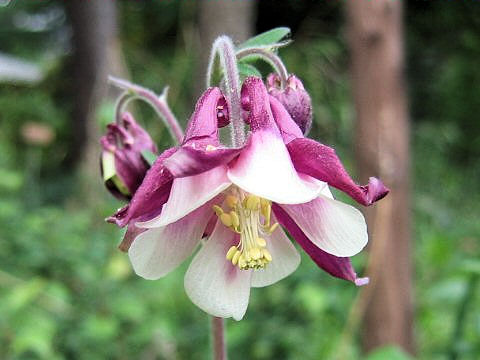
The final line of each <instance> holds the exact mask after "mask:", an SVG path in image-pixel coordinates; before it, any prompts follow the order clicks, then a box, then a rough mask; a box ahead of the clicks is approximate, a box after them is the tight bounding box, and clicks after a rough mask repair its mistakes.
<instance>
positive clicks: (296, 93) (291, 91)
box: [267, 74, 312, 135]
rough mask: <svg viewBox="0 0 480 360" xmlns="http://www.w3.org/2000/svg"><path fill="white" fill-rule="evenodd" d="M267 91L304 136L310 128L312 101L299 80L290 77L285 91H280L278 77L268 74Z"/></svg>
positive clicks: (293, 76)
mask: <svg viewBox="0 0 480 360" xmlns="http://www.w3.org/2000/svg"><path fill="white" fill-rule="evenodd" d="M267 89H268V93H269V94H270V95H272V96H273V97H275V98H276V99H277V100H278V101H280V103H281V104H282V105H283V106H284V107H285V109H286V110H287V111H288V113H289V114H290V116H291V117H292V119H293V120H294V121H295V123H296V124H297V125H298V127H299V128H300V129H301V130H302V132H303V133H304V134H305V135H306V134H307V133H308V132H309V131H310V128H311V126H312V100H311V99H310V95H308V92H307V91H306V90H305V88H304V87H303V84H302V82H301V81H300V79H298V78H297V77H296V76H295V75H290V76H289V77H288V79H287V84H286V87H285V89H282V88H281V87H280V77H279V76H278V75H277V74H270V75H268V77H267Z"/></svg>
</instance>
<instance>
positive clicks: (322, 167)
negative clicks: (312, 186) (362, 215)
mask: <svg viewBox="0 0 480 360" xmlns="http://www.w3.org/2000/svg"><path fill="white" fill-rule="evenodd" d="M287 149H288V151H289V153H290V158H291V159H292V162H293V165H294V166H295V169H296V170H297V171H298V172H301V173H304V174H307V175H310V176H313V177H314V178H316V179H318V180H321V181H325V182H326V183H328V184H329V185H331V186H333V187H334V188H337V189H338V190H341V191H343V192H344V193H346V194H347V195H349V196H350V197H351V198H352V199H354V200H356V201H357V202H359V203H360V204H362V205H365V206H369V205H372V204H373V203H374V202H375V201H378V200H380V199H382V198H383V197H385V196H386V195H387V194H388V192H389V191H390V190H389V189H388V188H387V187H386V186H385V185H383V183H382V182H381V181H380V180H379V179H377V178H374V177H371V178H370V179H369V181H368V185H357V184H356V183H355V182H354V181H353V180H352V178H351V177H350V176H349V175H348V173H347V171H346V170H345V168H344V167H343V165H342V163H341V162H340V159H339V158H338V156H337V154H336V153H335V150H333V149H332V148H331V147H328V146H326V145H323V144H320V143H318V142H316V141H314V140H311V139H307V138H297V139H295V140H292V141H290V142H289V143H288V144H287Z"/></svg>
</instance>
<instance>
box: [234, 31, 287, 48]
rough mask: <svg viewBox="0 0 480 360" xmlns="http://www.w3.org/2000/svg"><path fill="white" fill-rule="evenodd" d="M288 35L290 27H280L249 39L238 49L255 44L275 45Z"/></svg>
mask: <svg viewBox="0 0 480 360" xmlns="http://www.w3.org/2000/svg"><path fill="white" fill-rule="evenodd" d="M288 35H290V28H288V27H278V28H275V29H272V30H269V31H266V32H264V33H261V34H259V35H257V36H254V37H252V38H250V39H248V40H247V41H245V42H244V43H243V44H241V45H240V46H239V47H238V49H245V48H248V47H253V46H268V45H273V44H275V43H278V42H279V41H281V40H282V39H285V37H287V36H288Z"/></svg>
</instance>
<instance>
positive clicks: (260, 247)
mask: <svg viewBox="0 0 480 360" xmlns="http://www.w3.org/2000/svg"><path fill="white" fill-rule="evenodd" d="M284 35H285V30H284V29H275V30H272V31H270V32H268V33H266V34H263V35H262V36H259V37H256V38H252V39H250V40H249V41H247V42H246V43H245V44H243V45H240V46H239V47H237V48H235V47H234V46H233V44H232V42H231V40H230V39H229V38H228V37H226V36H222V37H220V38H218V39H217V40H216V42H215V43H214V45H213V50H212V56H211V60H210V65H209V68H208V75H207V87H208V88H207V89H206V90H205V92H204V93H203V95H202V96H201V97H200V99H199V100H198V101H197V104H196V107H195V110H194V111H193V114H192V116H191V118H190V121H189V122H188V125H187V128H186V131H185V135H183V134H182V132H181V130H179V126H178V124H177V122H176V120H175V118H174V117H173V115H172V113H171V111H170V110H169V108H168V105H167V103H166V93H164V95H162V96H161V97H157V96H156V95H154V94H153V93H152V92H150V91H148V90H146V89H143V88H141V87H139V86H137V85H133V84H130V83H128V82H126V81H123V80H118V79H112V82H113V83H114V84H115V85H117V86H119V87H121V88H123V89H124V90H125V94H124V95H123V96H122V98H121V100H120V101H119V102H118V105H117V123H116V124H111V125H109V127H108V132H107V135H106V136H105V137H103V138H102V146H103V149H104V151H103V155H102V168H103V175H104V179H105V182H106V184H107V186H108V188H109V189H110V190H111V191H112V192H113V193H114V194H115V195H116V196H117V197H120V198H124V199H129V203H128V204H127V205H126V206H124V207H123V208H121V209H120V210H118V211H117V212H116V213H115V214H114V215H112V216H111V217H110V218H108V221H109V222H112V223H115V224H117V225H118V226H120V227H127V231H126V233H125V237H124V239H123V241H122V243H121V244H120V248H121V249H122V250H124V251H128V255H129V258H130V261H131V263H132V266H133V268H134V270H135V272H136V273H137V274H138V275H140V276H142V277H144V278H146V279H159V278H161V277H163V276H165V275H166V274H168V273H169V272H170V271H172V270H173V269H174V268H176V267H177V266H178V265H179V264H180V263H182V262H183V261H184V260H185V259H186V258H188V257H189V256H190V255H191V254H192V253H193V252H195V251H196V250H197V249H198V251H197V253H196V254H195V256H194V258H193V261H192V263H191V264H190V266H189V268H188V270H187V273H186V274H185V282H184V285H185V290H186V293H187V295H188V296H189V297H190V299H191V300H192V302H193V303H195V304H196V305H197V306H198V307H200V308H201V309H203V310H204V311H205V312H207V313H209V314H211V315H213V316H215V317H223V318H228V317H232V318H233V319H235V320H240V319H242V317H243V316H244V314H245V312H246V310H247V306H248V300H249V295H250V288H251V287H263V286H267V285H271V284H274V283H275V282H277V281H279V280H281V279H283V278H284V277H286V276H288V275H289V274H290V273H292V272H293V271H294V270H295V269H296V268H297V266H298V265H299V262H300V256H299V254H298V252H297V250H296V247H295V246H294V245H293V244H292V242H291V241H290V239H289V237H288V236H287V233H288V234H290V236H291V238H292V239H293V240H295V241H296V242H297V243H298V244H299V245H300V247H302V248H303V250H304V251H305V252H306V253H307V254H308V255H309V256H310V257H311V258H312V259H313V261H314V262H315V263H316V264H317V265H318V266H319V267H320V268H322V269H323V270H325V271H327V272H328V273H329V274H331V275H333V276H336V277H339V278H342V279H345V280H349V281H352V282H354V283H355V284H356V285H363V284H366V283H367V282H368V279H367V278H358V277H357V275H356V273H355V271H354V270H353V268H352V265H351V263H350V259H349V257H350V256H353V255H355V254H357V253H358V252H360V251H361V250H362V249H363V247H364V246H365V245H366V243H367V240H368V235H367V228H366V223H365V219H364V217H363V215H362V214H361V212H360V211H358V210H357V209H356V208H354V207H352V206H350V205H347V204H344V203H342V202H339V201H337V200H335V199H334V198H333V196H332V193H331V192H330V189H329V186H333V187H334V188H337V189H339V190H341V191H343V192H345V193H346V194H347V195H349V196H350V197H352V198H353V199H354V200H356V201H357V202H359V203H360V204H362V205H365V206H368V205H371V204H373V203H374V202H375V201H377V200H379V199H381V198H382V197H384V196H385V195H386V194H387V193H388V189H387V188H386V187H385V186H384V185H383V184H382V182H381V181H380V180H378V179H376V178H373V177H372V178H370V180H369V183H368V185H365V186H360V185H357V184H356V183H355V182H354V181H353V180H352V179H351V178H350V176H349V175H348V174H347V172H346V170H345V169H344V167H343V166H342V164H341V162H340V160H339V159H338V157H337V156H336V154H335V152H334V150H333V149H332V148H330V147H328V146H326V145H323V144H321V143H319V142H316V141H314V140H312V139H308V138H306V137H305V134H307V133H308V131H309V129H310V126H311V123H312V106H311V99H310V96H309V94H308V93H307V91H306V90H305V89H304V86H303V84H302V82H301V81H300V80H299V79H298V78H297V77H295V76H294V75H291V74H289V73H288V72H287V70H286V68H285V66H284V65H283V63H282V62H281V60H280V58H279V57H278V55H277V54H276V50H277V49H278V48H279V47H280V46H283V45H285V43H279V42H278V41H279V40H281V38H283V36H284ZM267 40H268V41H267ZM217 54H218V55H219V58H220V65H221V70H222V72H221V75H220V77H219V86H211V81H212V78H213V77H214V65H215V60H216V56H217ZM259 58H260V59H263V60H266V61H268V62H269V63H270V64H271V65H272V67H273V68H274V70H275V73H274V74H270V75H269V76H268V77H267V79H266V83H265V82H264V80H263V79H262V77H261V74H260V73H258V71H257V70H256V69H255V68H254V67H253V66H252V65H251V64H249V62H251V61H253V60H258V59H259ZM238 64H241V65H242V66H241V67H239V66H238ZM238 69H241V72H240V73H239V71H238ZM131 98H141V99H144V100H146V101H148V102H150V103H151V104H152V105H153V106H154V107H155V108H156V109H157V110H158V112H159V114H160V115H161V116H162V118H163V119H164V120H165V123H166V124H167V126H168V127H169V128H170V129H171V132H172V134H173V135H174V136H175V137H176V139H177V141H178V142H179V145H178V146H176V147H173V148H170V149H168V150H166V151H164V152H163V153H162V154H160V155H159V156H158V157H157V156H156V151H157V148H156V146H155V145H154V144H153V142H152V141H151V139H150V137H149V136H148V134H147V133H146V132H145V130H143V129H142V128H141V127H140V126H139V125H138V124H137V123H136V122H135V120H134V119H133V117H132V116H131V115H130V114H129V113H126V112H124V106H125V104H126V103H127V102H128V100H130V99H131ZM224 126H229V127H230V128H231V140H230V142H229V143H227V144H225V143H222V142H221V141H220V137H219V128H221V127H224ZM246 130H247V131H246ZM152 156H154V157H155V160H154V162H153V163H150V162H149V161H148V160H149V159H148V158H149V157H152ZM147 170H148V171H147ZM202 239H203V240H202Z"/></svg>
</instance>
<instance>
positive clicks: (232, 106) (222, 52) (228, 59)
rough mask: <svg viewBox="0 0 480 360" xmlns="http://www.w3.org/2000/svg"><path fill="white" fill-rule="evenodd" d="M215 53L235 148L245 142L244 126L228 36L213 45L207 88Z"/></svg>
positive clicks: (235, 63) (231, 43)
mask: <svg viewBox="0 0 480 360" xmlns="http://www.w3.org/2000/svg"><path fill="white" fill-rule="evenodd" d="M217 53H218V55H219V57H220V65H221V66H222V68H223V74H224V76H225V97H226V98H227V103H228V106H229V111H230V119H231V123H230V133H231V141H232V146H234V147H237V146H241V145H243V143H244V142H245V125H244V122H243V119H242V109H241V105H240V77H239V75H238V66H237V56H236V54H235V47H234V45H233V42H232V40H231V39H230V38H229V37H228V36H225V35H223V36H220V37H218V38H217V40H215V42H214V43H213V46H212V52H211V54H210V61H209V63H208V69H207V87H210V86H211V80H212V74H213V68H214V64H215V57H216V56H217Z"/></svg>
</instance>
